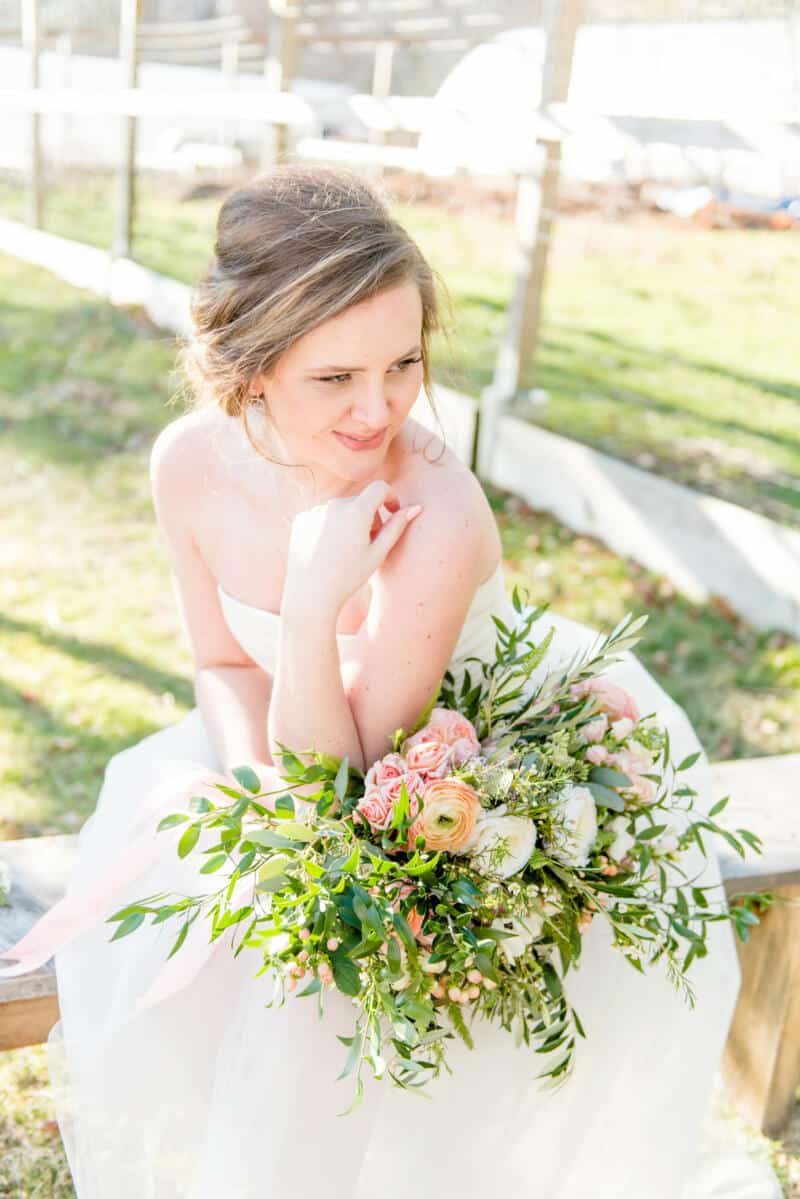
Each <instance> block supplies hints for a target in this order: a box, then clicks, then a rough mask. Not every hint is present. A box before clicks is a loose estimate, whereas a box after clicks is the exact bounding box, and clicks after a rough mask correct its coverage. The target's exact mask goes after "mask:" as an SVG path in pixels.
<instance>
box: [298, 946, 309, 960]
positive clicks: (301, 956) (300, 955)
mask: <svg viewBox="0 0 800 1199" xmlns="http://www.w3.org/2000/svg"><path fill="white" fill-rule="evenodd" d="M297 960H298V962H307V961H308V950H307V949H301V950H300V952H299V953H298V955H297Z"/></svg>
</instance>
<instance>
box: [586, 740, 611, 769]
mask: <svg viewBox="0 0 800 1199" xmlns="http://www.w3.org/2000/svg"><path fill="white" fill-rule="evenodd" d="M608 756H609V755H608V750H607V749H606V747H605V745H590V746H589V748H588V749H587V751H586V761H587V762H591V763H592V765H593V766H602V764H603V763H604V762H607V761H608Z"/></svg>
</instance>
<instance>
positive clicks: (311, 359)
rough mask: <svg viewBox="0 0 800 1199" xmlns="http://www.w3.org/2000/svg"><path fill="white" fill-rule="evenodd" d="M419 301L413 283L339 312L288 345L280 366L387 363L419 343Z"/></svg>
mask: <svg viewBox="0 0 800 1199" xmlns="http://www.w3.org/2000/svg"><path fill="white" fill-rule="evenodd" d="M421 328H422V298H421V296H420V294H419V288H418V287H417V285H416V283H414V282H413V281H409V282H405V283H402V284H399V285H398V286H397V287H393V288H391V289H388V290H386V291H382V292H379V293H378V294H377V295H375V296H371V297H370V298H369V299H368V300H363V301H362V302H361V303H359V304H353V305H351V307H349V308H345V310H344V311H343V312H340V313H338V314H337V315H336V316H334V317H331V318H330V319H329V320H327V321H324V322H323V323H322V324H321V325H318V326H317V328H316V329H312V330H311V331H310V332H309V333H306V334H304V335H303V336H302V337H300V338H298V340H297V341H296V342H295V343H294V344H293V345H292V346H290V347H289V349H288V350H287V351H286V353H285V354H284V355H283V365H285V366H291V367H294V366H304V365H307V364H311V365H313V364H315V363H323V362H339V361H341V362H353V363H356V362H358V363H362V364H363V365H366V364H367V363H368V362H370V361H372V362H382V361H384V360H386V361H391V360H392V359H394V358H396V357H398V355H400V354H404V353H406V352H407V351H408V350H409V348H410V347H412V346H414V345H416V343H417V342H418V341H419V337H420V332H421Z"/></svg>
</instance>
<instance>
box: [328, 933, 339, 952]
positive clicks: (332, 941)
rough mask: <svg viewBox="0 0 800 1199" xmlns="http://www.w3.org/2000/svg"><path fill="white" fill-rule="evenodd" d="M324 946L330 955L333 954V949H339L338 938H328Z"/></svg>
mask: <svg viewBox="0 0 800 1199" xmlns="http://www.w3.org/2000/svg"><path fill="white" fill-rule="evenodd" d="M326 944H327V946H328V949H330V951H331V953H333V951H334V950H335V949H338V948H339V938H338V937H328V940H327V942H326Z"/></svg>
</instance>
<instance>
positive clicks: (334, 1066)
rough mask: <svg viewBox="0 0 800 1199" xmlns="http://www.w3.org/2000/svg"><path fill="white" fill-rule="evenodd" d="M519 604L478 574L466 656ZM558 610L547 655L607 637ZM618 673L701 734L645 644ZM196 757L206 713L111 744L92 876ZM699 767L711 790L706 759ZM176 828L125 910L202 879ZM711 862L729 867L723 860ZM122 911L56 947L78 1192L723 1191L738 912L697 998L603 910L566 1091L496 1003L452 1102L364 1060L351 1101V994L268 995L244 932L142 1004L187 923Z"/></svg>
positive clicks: (577, 978) (67, 1134) (539, 1198)
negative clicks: (716, 1095) (717, 1096)
mask: <svg viewBox="0 0 800 1199" xmlns="http://www.w3.org/2000/svg"><path fill="white" fill-rule="evenodd" d="M221 597H222V603H223V608H224V612H225V616H226V619H227V621H228V622H229V624H230V627H231V630H232V632H233V634H234V636H236V637H237V639H238V640H239V641H240V642H241V644H242V645H243V647H244V648H245V649H246V650H247V652H248V653H249V654H251V655H252V656H253V658H254V659H255V660H256V661H258V662H259V663H260V664H261V665H262V666H263V667H264V668H265V669H267V670H272V669H273V668H274V655H275V649H276V635H277V627H278V620H279V618H278V617H277V616H276V615H275V614H273V613H267V612H264V611H260V610H258V609H255V608H252V607H250V606H248V605H245V604H242V603H241V602H239V601H237V600H234V599H232V597H230V596H227V595H225V593H224V592H221ZM501 610H502V611H503V613H504V615H505V617H506V619H509V618H511V617H513V615H514V614H513V609H511V608H510V605H509V604H508V601H507V600H505V595H504V584H503V575H502V570H501V569H498V571H497V572H495V574H494V575H493V576H492V577H491V578H490V579H488V580H487V581H486V583H485V584H484V585H483V586H482V587H480V588H479V589H478V591H477V592H476V594H475V597H474V600H473V603H472V606H471V608H470V611H469V613H468V616H467V619H466V622H465V625H464V629H463V633H462V636H461V639H460V641H459V644H458V647H457V650H456V653H455V654H454V656H453V660H452V663H451V668H452V669H453V670H454V672H455V673H457V674H458V673H460V671H461V670H462V669H463V666H464V659H465V658H466V657H467V656H468V655H470V654H478V655H479V656H482V657H493V652H494V639H495V635H496V630H495V626H494V624H493V623H492V621H491V620H490V615H489V614H490V613H491V612H492V611H494V612H501ZM551 624H552V625H554V626H555V628H556V638H555V641H554V645H553V646H552V647H551V650H550V654H549V656H548V659H547V664H548V665H550V664H552V663H553V661H555V660H556V658H557V657H559V656H560V657H566V656H569V655H570V654H571V653H573V652H574V651H575V650H576V649H577V648H580V647H581V646H584V645H587V644H588V643H590V642H591V641H593V640H594V637H595V635H596V634H595V632H594V631H593V630H590V629H588V628H586V626H583V625H579V624H576V623H575V622H573V621H570V620H567V619H565V618H563V617H557V616H552V615H548V616H546V617H545V618H543V619H542V620H541V621H539V622H538V624H537V625H536V626H534V632H535V633H536V635H537V637H538V636H543V635H544V633H545V631H546V630H547V628H548V627H549V626H550V625H551ZM613 673H614V677H616V678H618V680H619V681H620V682H621V683H622V684H623V685H626V686H627V687H629V688H630V690H631V691H632V692H633V693H634V694H635V695H636V697H637V699H638V701H639V704H640V706H641V708H642V710H643V712H647V711H650V710H657V711H658V714H659V716H660V718H661V719H662V720H663V721H665V722H666V723H667V724H668V725H669V728H670V733H671V737H672V743H673V752H674V754H675V756H676V758H678V759H680V758H682V757H684V756H685V755H687V754H689V753H691V752H693V751H694V750H695V749H697V748H698V742H697V740H696V737H695V735H694V732H693V730H692V728H691V726H690V724H689V722H688V720H687V719H686V716H685V714H684V713H683V711H682V709H680V708H679V707H677V705H676V704H675V703H674V702H673V701H672V700H671V699H669V697H668V696H667V695H666V694H665V692H664V691H663V690H662V689H661V688H660V687H659V686H658V684H657V683H656V682H655V680H654V679H653V678H652V677H651V676H650V675H649V674H648V673H647V672H646V671H645V670H644V668H643V667H642V666H641V665H640V663H639V662H638V661H637V659H636V658H635V657H633V656H632V655H630V654H629V655H627V656H626V661H625V662H624V663H622V664H620V665H619V666H617V667H615V668H614V671H613ZM189 762H191V763H195V764H200V765H203V766H206V767H212V768H218V763H217V761H216V759H215V755H214V753H213V750H212V748H211V746H210V744H209V741H208V738H207V736H206V733H205V730H204V727H203V724H202V721H201V719H200V716H199V713H198V712H197V711H196V710H195V711H193V712H192V713H191V714H190V715H188V716H187V717H186V718H185V719H183V720H181V721H180V722H179V723H178V724H176V725H175V726H173V727H171V728H168V729H165V730H163V731H161V732H158V733H155V734H154V735H152V736H149V737H147V738H145V739H144V740H143V741H141V742H140V743H139V744H138V745H135V746H133V747H131V748H129V749H126V750H123V751H122V752H121V753H118V754H116V755H115V756H114V757H113V758H112V759H111V761H110V762H109V763H108V768H107V770H106V775H105V780H104V783H103V787H102V790H101V792H100V796H99V799H98V802H97V806H96V810H95V812H94V813H93V815H92V816H91V817H90V819H89V820H88V821H87V823H86V824H85V825H84V827H83V829H82V830H81V833H80V845H79V855H78V861H77V865H76V869H75V873H74V876H73V878H72V881H71V887H78V886H80V885H81V884H83V883H84V882H86V881H88V880H90V879H91V878H93V877H94V875H95V872H96V871H97V870H99V869H100V868H101V867H102V866H103V865H104V864H105V863H106V862H107V861H108V860H109V859H110V858H111V857H113V855H114V854H115V853H116V852H118V851H119V850H120V849H121V848H122V847H123V846H124V845H125V843H126V834H127V829H128V827H129V826H130V824H131V822H132V820H133V817H134V814H135V812H136V809H137V804H139V803H140V802H141V801H142V798H143V797H144V796H145V795H146V794H148V792H149V790H150V788H152V787H153V786H154V785H155V784H156V783H160V782H163V781H164V780H165V779H166V778H168V777H169V776H170V773H171V772H176V773H177V772H180V771H182V770H183V769H185V766H186V764H187V763H189ZM691 778H692V781H693V783H694V785H695V786H696V787H697V789H698V791H699V792H700V795H701V799H702V802H703V804H704V805H705V806H706V807H708V806H709V804H710V798H711V792H710V789H709V772H708V764H707V761H706V759H705V756H703V757H702V758H701V759H700V761H699V762H698V763H697V765H696V766H695V767H694V768H693V769H692V771H691ZM168 849H169V853H168V854H166V853H165V855H164V858H163V860H159V861H158V862H157V864H156V865H155V866H154V867H152V868H151V869H150V870H149V871H148V873H147V875H145V876H144V877H143V878H141V879H140V880H138V882H137V883H136V885H135V886H134V887H133V888H131V889H130V892H129V893H126V895H125V896H123V897H121V898H120V899H119V900H118V902H115V904H114V909H112V910H116V909H117V908H118V907H120V906H122V903H123V902H129V901H131V900H133V899H135V898H141V897H143V896H145V895H149V894H153V893H155V892H160V891H169V892H173V891H178V892H180V891H183V892H184V893H187V892H189V891H190V890H196V888H197V885H198V877H197V875H196V873H195V872H196V869H197V863H196V860H195V855H189V857H188V858H187V859H185V860H184V861H180V860H179V859H178V858H177V856H176V855H175V852H174V840H173V841H170V842H169V843H168ZM205 877H206V881H208V878H209V876H205ZM210 877H211V878H212V879H213V876H210ZM703 881H714V882H718V881H719V873H718V867H717V864H716V862H715V861H712V862H711V864H710V865H709V866H708V868H707V877H706V879H704V880H703ZM107 914H108V913H98V919H99V920H100V923H99V924H98V926H97V927H96V928H95V929H92V930H90V931H89V932H87V933H84V934H82V935H81V936H79V937H78V938H77V939H76V941H74V942H73V943H72V944H70V945H68V946H66V947H64V948H63V949H62V950H60V951H59V952H58V953H57V955H56V969H57V977H58V991H59V1003H60V1008H61V1020H60V1021H59V1023H58V1024H56V1025H55V1026H54V1028H53V1029H52V1031H51V1034H50V1039H49V1042H48V1046H49V1061H50V1069H51V1077H52V1081H53V1087H54V1093H55V1097H56V1104H57V1113H58V1119H59V1124H60V1127H61V1131H62V1135H63V1138H64V1142H65V1145H66V1148H67V1153H68V1157H69V1161H70V1167H71V1169H72V1172H73V1177H74V1180H75V1187H76V1193H77V1196H78V1199H311V1197H312V1196H314V1197H317V1196H320V1195H325V1196H326V1199H376V1197H377V1196H381V1199H407V1197H408V1196H409V1195H411V1194H413V1195H415V1196H416V1197H417V1199H449V1197H450V1196H459V1199H468V1197H471V1196H475V1197H477V1196H481V1199H485V1196H486V1195H487V1194H489V1193H491V1194H498V1195H502V1196H504V1197H505V1199H587V1197H588V1196H594V1195H603V1197H604V1199H644V1196H647V1199H716V1196H718V1195H721V1194H722V1192H721V1191H720V1190H719V1188H718V1186H717V1185H716V1182H715V1181H714V1177H713V1176H712V1175H709V1173H708V1170H709V1162H708V1161H706V1162H705V1163H702V1162H701V1161H700V1160H699V1158H698V1153H699V1150H700V1145H699V1135H700V1129H701V1126H702V1123H703V1117H704V1112H705V1110H706V1107H707V1103H708V1099H709V1096H710V1094H711V1088H712V1083H713V1080H714V1074H715V1070H716V1067H717V1064H718V1061H719V1058H720V1054H721V1051H722V1047H723V1044H724V1041H725V1036H726V1031H727V1028H728V1024H729V1021H730V1018H731V1015H732V1011H733V1006H734V1002H735V998H736V993H737V989H738V986H739V981H740V978H739V969H738V964H737V958H736V953H735V947H734V943H733V935H732V932H731V930H730V929H729V927H728V926H727V925H725V926H723V925H713V926H712V929H711V932H710V937H709V940H710V942H711V953H710V956H709V957H708V958H707V959H705V960H703V961H698V962H695V964H694V966H693V967H692V979H693V982H694V985H695V987H696V990H697V993H698V1000H697V1006H696V1008H695V1009H694V1010H691V1009H690V1008H689V1007H688V1006H687V1005H686V1003H685V1002H684V1000H683V998H682V997H681V996H680V995H679V993H678V992H677V991H676V990H675V989H674V988H673V986H672V985H671V984H670V982H669V981H668V979H667V978H666V975H665V973H664V972H663V970H662V969H660V968H659V969H656V970H654V971H653V972H652V973H650V974H649V975H648V976H646V977H642V976H640V975H639V974H637V973H636V972H635V971H634V970H633V969H632V968H631V967H630V966H629V965H627V964H626V963H625V962H624V961H623V960H622V959H621V957H620V956H619V955H618V954H616V953H612V952H611V951H610V937H609V934H608V931H607V926H606V925H605V924H604V923H603V922H602V920H601V919H599V918H598V919H596V920H595V921H594V922H593V924H592V925H591V926H590V928H589V930H588V932H587V934H586V936H585V940H584V948H583V960H582V963H581V966H580V969H579V970H578V971H577V972H575V973H574V974H572V973H571V974H570V976H569V978H570V981H571V993H572V996H573V999H574V1002H575V1005H576V1007H577V1010H578V1013H579V1015H580V1017H581V1019H582V1021H583V1024H584V1027H585V1030H586V1033H587V1038H588V1040H587V1041H586V1042H580V1043H579V1046H578V1061H577V1066H576V1070H575V1074H574V1076H573V1078H572V1080H571V1081H570V1082H569V1084H568V1085H567V1087H566V1088H565V1089H564V1090H562V1091H561V1092H560V1093H557V1094H555V1095H552V1094H545V1093H542V1092H541V1091H540V1090H539V1088H538V1084H537V1083H536V1082H535V1081H534V1076H535V1075H536V1074H537V1073H538V1072H539V1070H540V1068H541V1059H539V1058H538V1057H536V1056H535V1055H534V1054H533V1053H532V1052H531V1051H530V1050H529V1049H526V1048H525V1046H522V1047H521V1048H520V1049H516V1048H515V1047H514V1042H513V1038H512V1037H511V1036H510V1035H509V1034H508V1033H507V1032H505V1031H503V1030H502V1029H499V1028H496V1027H493V1026H490V1025H488V1024H487V1023H486V1022H482V1021H481V1022H477V1023H476V1024H474V1025H473V1029H472V1031H473V1036H474V1038H475V1042H476V1049H475V1050H474V1051H470V1050H468V1049H467V1048H466V1046H464V1045H463V1043H462V1042H461V1041H460V1040H459V1039H455V1040H454V1041H453V1042H452V1043H451V1054H450V1061H451V1065H452V1069H453V1073H452V1075H449V1074H447V1073H446V1072H445V1073H443V1074H442V1076H441V1077H440V1078H439V1079H438V1080H437V1081H436V1082H435V1083H432V1084H430V1088H429V1090H430V1095H431V1098H430V1100H428V1101H425V1100H423V1101H422V1102H417V1101H416V1098H415V1096H414V1095H410V1094H404V1093H401V1092H399V1091H397V1090H396V1089H395V1088H393V1087H392V1086H391V1085H390V1084H389V1085H387V1084H386V1083H378V1082H376V1081H375V1080H374V1079H372V1077H371V1076H370V1073H369V1070H368V1069H366V1070H365V1071H364V1081H365V1094H364V1099H363V1102H362V1104H361V1107H360V1108H359V1109H358V1110H357V1111H356V1112H355V1113H354V1114H351V1115H349V1116H347V1117H342V1118H337V1113H339V1112H342V1111H344V1109H345V1108H346V1107H347V1106H348V1105H349V1103H350V1099H351V1096H352V1089H353V1078H352V1076H350V1077H348V1078H346V1079H345V1080H343V1081H341V1082H337V1081H335V1080H336V1078H337V1075H338V1074H339V1072H340V1070H341V1067H342V1065H343V1062H344V1055H345V1048H344V1046H343V1045H342V1044H341V1043H340V1042H339V1041H338V1040H337V1038H336V1035H335V1034H337V1033H339V1034H347V1033H350V1032H351V1031H352V1021H353V1015H354V1009H353V1007H352V1004H351V1001H350V1000H349V999H347V998H346V997H345V996H343V995H341V994H340V993H339V992H337V991H329V992H326V995H325V1019H324V1020H323V1021H321V1022H320V1021H319V1020H318V1014H317V1000H316V997H311V998H305V999H298V998H297V997H295V996H289V997H288V999H287V1002H286V1004H285V1006H284V1007H282V1008H278V1007H277V1006H276V1007H273V1008H267V1007H266V1006H265V1005H266V1003H267V1002H269V1000H270V999H271V998H272V984H271V978H270V976H269V975H262V976H261V977H260V978H254V977H253V975H254V974H255V971H256V969H257V968H258V962H257V958H256V955H255V954H254V953H253V951H250V956H248V951H244V952H243V953H242V954H241V955H240V956H239V957H238V958H234V957H233V954H232V953H231V952H230V950H229V949H228V946H227V945H226V946H224V947H222V949H221V951H220V952H218V953H216V954H215V955H214V956H212V958H211V959H210V961H209V962H208V963H207V964H206V965H205V966H204V967H203V968H202V970H201V971H200V973H199V975H198V976H197V977H196V978H195V979H194V980H193V981H192V982H191V983H190V984H189V985H188V986H187V987H186V988H185V989H184V990H182V991H180V992H179V993H178V994H176V995H174V996H172V997H171V998H168V999H165V1000H164V1001H163V1002H161V1003H160V1004H158V1005H157V1006H155V1007H153V1008H150V1009H148V1010H146V1011H143V1012H138V1013H137V1012H136V1010H135V1003H136V1000H137V998H138V997H140V996H141V995H142V994H143V992H144V991H145V990H146V989H147V987H148V985H149V983H150V981H151V980H152V978H153V976H154V974H155V973H156V972H157V970H158V968H159V967H160V965H161V964H162V963H163V961H164V958H165V957H166V954H167V952H168V950H169V947H170V945H171V944H172V941H173V939H174V937H175V935H176V932H177V928H176V927H172V925H171V924H169V925H163V924H162V925H160V926H156V927H155V928H152V927H151V926H150V925H149V924H148V925H147V926H145V927H143V928H141V929H139V930H138V931H137V932H136V933H134V934H133V935H132V936H130V937H127V938H124V939H123V940H121V941H119V942H115V943H114V944H108V940H109V937H110V935H111V932H112V931H113V927H112V926H111V925H105V924H104V923H103V922H102V917H104V916H106V915H107ZM227 935H228V934H225V936H227ZM715 1160H716V1159H715ZM711 1164H712V1165H713V1162H712V1163H711ZM755 1168H756V1172H757V1173H758V1171H759V1169H760V1167H755ZM704 1177H705V1178H706V1179H709V1178H710V1179H711V1181H709V1182H708V1184H707V1185H706V1183H705V1182H703V1178H704ZM716 1177H717V1178H718V1177H719V1172H718V1173H717V1176H716ZM698 1180H700V1181H699V1182H698ZM698 1185H699V1186H700V1188H701V1189H699V1190H698V1189H697V1188H698ZM775 1186H776V1184H775V1183H774V1178H773V1177H772V1175H771V1173H770V1172H769V1171H766V1170H761V1182H760V1183H758V1182H757V1183H756V1185H755V1188H754V1187H753V1186H752V1185H750V1184H748V1187H749V1189H744V1188H740V1189H738V1190H737V1185H736V1183H735V1182H734V1183H733V1184H732V1185H731V1186H729V1187H728V1189H726V1190H725V1192H724V1193H725V1195H726V1196H727V1197H728V1199H733V1197H734V1196H735V1197H736V1199H775V1197H776V1196H779V1195H780V1190H779V1189H777V1190H776V1189H774V1188H775Z"/></svg>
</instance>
